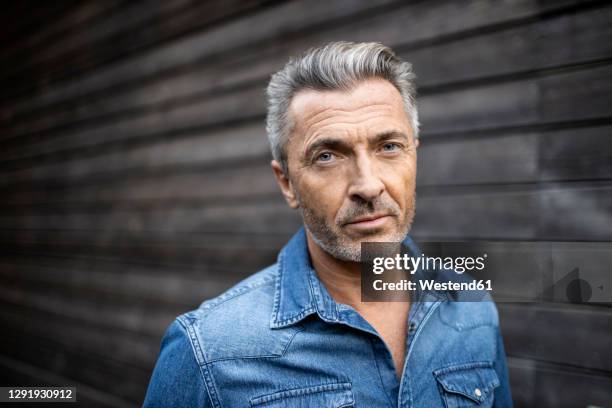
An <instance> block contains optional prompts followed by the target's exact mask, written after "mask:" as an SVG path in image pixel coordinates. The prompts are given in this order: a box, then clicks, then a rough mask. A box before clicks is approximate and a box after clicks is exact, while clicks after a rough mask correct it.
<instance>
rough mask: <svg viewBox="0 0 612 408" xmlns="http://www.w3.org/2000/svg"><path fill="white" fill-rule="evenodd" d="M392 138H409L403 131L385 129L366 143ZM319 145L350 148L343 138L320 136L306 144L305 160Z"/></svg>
mask: <svg viewBox="0 0 612 408" xmlns="http://www.w3.org/2000/svg"><path fill="white" fill-rule="evenodd" d="M394 138H401V139H404V140H406V141H408V140H409V139H408V136H406V134H405V133H403V132H400V131H397V130H387V131H384V132H381V133H378V134H377V135H376V136H374V137H373V138H372V139H371V140H369V142H368V143H369V144H370V145H377V144H379V143H381V142H384V141H385V140H390V139H394ZM321 147H325V148H328V149H331V150H338V151H343V150H344V151H346V150H350V148H351V146H350V144H348V143H347V142H346V141H345V140H344V139H341V138H336V137H322V138H319V139H317V140H316V141H314V142H313V143H312V144H311V145H310V146H308V148H307V149H306V152H305V154H304V158H305V159H306V160H307V159H308V157H310V155H311V154H312V152H314V151H315V150H317V149H319V148H321Z"/></svg>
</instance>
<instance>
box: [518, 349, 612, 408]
mask: <svg viewBox="0 0 612 408" xmlns="http://www.w3.org/2000/svg"><path fill="white" fill-rule="evenodd" d="M508 368H509V371H510V385H511V388H512V397H513V402H514V406H515V407H517V408H519V407H560V408H564V407H568V408H570V407H605V406H609V405H610V404H611V403H612V394H611V393H610V389H612V377H610V376H609V375H601V374H598V373H595V372H588V371H587V372H585V371H580V370H575V369H573V368H572V367H567V366H559V365H546V364H542V363H538V362H535V361H533V360H522V359H509V363H508Z"/></svg>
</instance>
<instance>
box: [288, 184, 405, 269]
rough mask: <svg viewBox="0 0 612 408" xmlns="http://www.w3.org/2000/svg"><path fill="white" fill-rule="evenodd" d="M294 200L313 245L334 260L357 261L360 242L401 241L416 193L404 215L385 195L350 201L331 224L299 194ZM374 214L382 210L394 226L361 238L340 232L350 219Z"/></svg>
mask: <svg viewBox="0 0 612 408" xmlns="http://www.w3.org/2000/svg"><path fill="white" fill-rule="evenodd" d="M298 201H299V202H300V207H299V208H300V213H301V215H302V220H303V222H304V227H305V228H306V229H307V230H308V231H309V232H310V234H311V236H312V238H313V240H314V241H315V242H316V243H317V245H319V246H320V247H321V248H322V249H323V250H324V251H325V252H327V253H328V254H330V255H331V256H333V257H334V258H336V259H340V260H343V261H352V262H361V243H362V242H401V241H403V240H404V238H405V237H406V234H408V231H410V228H411V226H412V220H413V219H414V213H415V206H416V195H415V194H414V193H413V194H412V197H411V201H410V203H409V205H408V208H407V209H406V213H405V214H403V213H402V211H401V209H400V207H399V205H397V203H396V202H394V201H393V200H392V199H391V198H390V197H389V196H386V197H383V196H381V197H378V198H377V199H376V200H373V201H367V202H366V201H362V202H353V201H351V202H350V204H349V205H347V206H343V207H342V208H340V211H339V212H338V214H337V215H336V219H335V220H334V222H333V224H332V225H330V224H329V223H327V222H326V220H325V216H324V215H322V214H318V213H317V212H316V211H315V209H314V206H311V205H308V204H307V203H304V202H302V200H300V199H299V197H298ZM374 213H385V214H389V215H390V216H391V217H392V220H393V221H394V225H393V226H392V227H391V229H390V230H389V231H386V232H385V233H383V234H381V233H380V232H378V233H373V234H369V237H367V235H366V237H364V238H362V239H356V238H352V237H350V236H349V235H348V234H347V233H345V232H344V229H343V227H344V226H345V225H346V224H347V223H348V222H350V221H351V220H353V219H355V218H357V217H363V216H368V215H372V214H374Z"/></svg>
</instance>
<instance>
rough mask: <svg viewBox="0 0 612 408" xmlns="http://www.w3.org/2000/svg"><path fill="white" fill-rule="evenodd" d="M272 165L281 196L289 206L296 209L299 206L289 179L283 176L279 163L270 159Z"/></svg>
mask: <svg viewBox="0 0 612 408" xmlns="http://www.w3.org/2000/svg"><path fill="white" fill-rule="evenodd" d="M270 165H271V166H272V171H273V172H274V177H275V178H276V182H277V183H278V186H279V187H280V189H281V192H282V193H283V197H285V201H287V204H289V207H291V208H293V209H296V208H298V207H299V206H300V204H299V202H298V200H297V198H296V195H295V193H294V192H293V185H292V184H291V180H289V178H287V176H285V173H284V172H283V168H282V167H281V165H280V163H279V162H277V161H276V160H272V161H271V162H270Z"/></svg>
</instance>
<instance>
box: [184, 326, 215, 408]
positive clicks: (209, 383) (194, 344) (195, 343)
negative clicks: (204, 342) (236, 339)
mask: <svg viewBox="0 0 612 408" xmlns="http://www.w3.org/2000/svg"><path fill="white" fill-rule="evenodd" d="M176 320H177V321H178V322H179V324H180V325H181V326H183V328H184V329H185V331H186V332H187V335H188V338H189V342H190V343H191V351H192V352H193V354H194V357H195V359H196V362H197V363H198V367H199V368H200V374H201V375H202V378H203V380H204V385H205V386H206V392H207V393H208V397H209V398H210V401H211V402H212V404H213V406H215V407H218V408H220V407H221V402H220V401H219V397H218V392H217V390H216V387H215V383H214V381H213V378H212V373H210V372H209V371H208V367H207V366H206V365H205V364H202V362H206V359H205V357H204V353H203V351H202V348H201V346H200V341H199V340H198V338H197V336H196V333H195V330H194V329H193V325H192V324H191V323H190V322H185V321H184V319H183V317H182V316H179V317H177V319H176Z"/></svg>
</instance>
